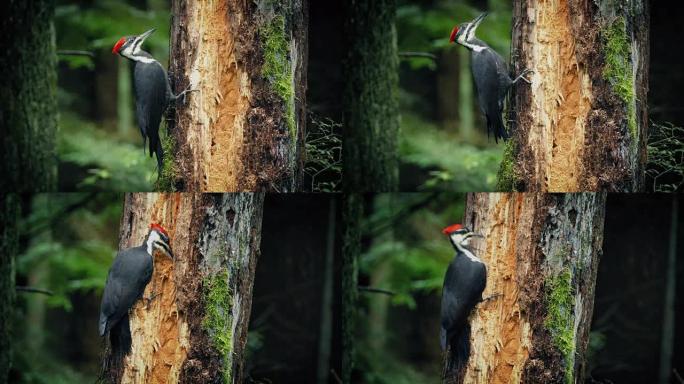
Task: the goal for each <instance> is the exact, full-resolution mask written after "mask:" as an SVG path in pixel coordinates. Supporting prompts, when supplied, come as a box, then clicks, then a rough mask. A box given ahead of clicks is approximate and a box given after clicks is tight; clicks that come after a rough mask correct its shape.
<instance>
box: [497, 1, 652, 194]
mask: <svg viewBox="0 0 684 384" xmlns="http://www.w3.org/2000/svg"><path fill="white" fill-rule="evenodd" d="M597 4H598V3H597V2H586V1H579V0H568V1H560V0H551V1H543V2H538V1H528V0H520V1H515V2H514V6H513V36H512V52H513V64H514V65H513V67H514V68H515V69H514V70H513V72H514V73H515V74H518V73H520V72H521V71H522V70H523V69H525V68H530V69H533V70H534V74H532V75H530V77H531V79H532V84H531V85H528V84H526V83H524V82H520V83H518V85H516V86H515V91H516V93H515V96H514V98H513V102H512V108H511V111H512V112H511V114H512V116H511V117H512V119H511V120H514V121H515V125H511V127H510V128H511V129H510V130H511V133H512V140H511V142H510V143H508V144H507V145H508V146H509V147H508V150H507V151H506V153H505V156H504V160H503V162H502V167H501V170H500V173H499V187H500V188H502V189H507V190H512V189H515V190H529V191H542V192H546V191H548V192H573V191H604V190H608V191H623V192H636V191H641V190H643V188H644V167H645V163H646V137H647V128H648V111H647V98H646V96H647V91H648V62H649V16H648V6H647V4H646V1H644V0H637V1H632V2H629V3H620V2H606V1H603V2H600V5H597ZM625 4H626V5H625Z"/></svg>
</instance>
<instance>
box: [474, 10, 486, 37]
mask: <svg viewBox="0 0 684 384" xmlns="http://www.w3.org/2000/svg"><path fill="white" fill-rule="evenodd" d="M486 16H487V12H484V13H482V14H480V16H478V17H476V18H475V20H473V21H472V23H473V25H474V27H473V33H475V31H476V30H477V27H478V26H479V25H480V23H481V22H482V20H484V18H485V17H486Z"/></svg>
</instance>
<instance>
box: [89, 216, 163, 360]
mask: <svg viewBox="0 0 684 384" xmlns="http://www.w3.org/2000/svg"><path fill="white" fill-rule="evenodd" d="M154 250H158V251H160V252H162V254H164V255H166V256H168V257H171V258H173V254H172V253H171V246H170V244H169V235H168V233H167V232H166V230H165V229H164V228H163V227H162V226H161V225H159V224H156V223H152V224H150V230H149V232H148V234H147V237H146V238H145V241H143V243H142V244H141V245H140V246H138V247H133V248H128V249H124V250H122V251H119V252H118V253H117V255H116V257H115V258H114V263H112V266H111V268H110V269H109V275H107V282H106V283H105V288H104V294H103V295H102V304H101V305H100V325H99V329H100V336H101V337H102V336H104V335H105V334H107V332H109V340H110V345H111V350H112V358H113V361H114V362H115V363H114V364H116V365H119V364H120V363H121V362H122V361H123V358H124V357H125V356H126V355H127V354H128V353H129V352H130V351H131V328H130V324H129V322H128V311H129V310H130V309H131V308H132V307H133V305H134V304H135V303H136V302H137V301H138V300H139V299H140V298H142V297H143V293H144V292H145V287H146V286H147V283H149V282H150V279H151V278H152V269H153V261H152V260H153V258H152V253H153V252H154ZM150 300H151V299H150Z"/></svg>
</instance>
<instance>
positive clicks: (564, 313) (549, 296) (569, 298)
mask: <svg viewBox="0 0 684 384" xmlns="http://www.w3.org/2000/svg"><path fill="white" fill-rule="evenodd" d="M574 306H575V298H574V295H573V289H572V274H571V272H570V270H569V269H564V270H563V271H562V272H561V273H560V274H558V275H556V276H552V277H550V278H548V279H547V280H546V311H547V314H546V319H545V321H544V326H545V327H546V329H548V330H549V332H550V333H551V337H552V338H553V343H554V345H555V346H556V348H558V350H559V351H560V352H561V354H562V355H563V358H564V359H565V363H566V365H565V381H566V383H568V384H572V383H574V382H575V381H574V371H575V370H574V364H575V337H574V319H573V313H574V311H573V310H574Z"/></svg>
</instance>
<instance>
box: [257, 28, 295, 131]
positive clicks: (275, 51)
mask: <svg viewBox="0 0 684 384" xmlns="http://www.w3.org/2000/svg"><path fill="white" fill-rule="evenodd" d="M261 33H262V36H263V51H264V65H263V67H262V74H263V76H264V77H265V78H266V79H268V81H269V83H270V84H271V86H272V87H273V91H274V92H275V93H276V94H277V95H278V96H279V97H280V98H281V99H282V100H283V102H284V103H285V109H286V110H285V115H286V121H287V126H288V129H289V131H290V137H291V139H292V140H293V142H295V139H296V136H297V124H296V122H295V105H294V100H295V96H294V85H293V84H294V71H293V69H292V65H291V63H290V60H289V58H288V56H289V53H290V44H289V41H288V39H287V38H286V34H285V18H284V17H283V16H276V17H274V18H273V20H271V22H270V23H269V24H267V25H266V26H265V27H263V28H262V31H261Z"/></svg>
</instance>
